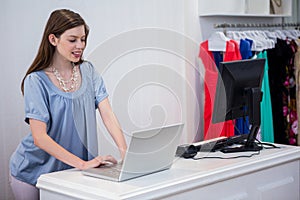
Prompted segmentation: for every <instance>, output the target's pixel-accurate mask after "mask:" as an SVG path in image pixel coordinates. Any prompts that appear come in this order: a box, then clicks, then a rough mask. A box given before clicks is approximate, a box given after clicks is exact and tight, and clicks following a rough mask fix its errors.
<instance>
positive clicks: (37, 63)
mask: <svg viewBox="0 0 300 200" xmlns="http://www.w3.org/2000/svg"><path fill="white" fill-rule="evenodd" d="M81 25H84V30H85V40H86V42H87V37H88V34H89V27H88V26H87V24H86V23H85V21H84V20H83V18H82V17H81V16H80V15H79V14H78V13H75V12H73V11H71V10H68V9H60V10H55V11H53V12H52V13H51V15H50V17H49V19H48V21H47V24H46V26H45V30H44V34H43V37H42V41H41V44H40V47H39V50H38V53H37V55H36V57H35V59H34V60H33V62H32V64H31V66H30V67H29V68H28V70H27V72H26V74H25V76H24V78H23V80H22V84H21V91H22V94H23V95H24V80H25V78H26V77H27V75H28V74H30V73H32V72H35V71H39V70H42V69H45V68H47V67H48V66H49V65H50V64H51V61H52V58H53V55H54V52H55V47H54V46H53V45H51V44H50V42H49V40H48V36H49V35H50V34H54V35H55V37H57V38H59V37H60V36H61V35H62V34H63V33H64V32H65V31H66V30H68V29H71V28H74V27H77V26H81ZM82 62H83V60H82V58H81V59H80V61H79V62H77V63H76V64H80V63H82Z"/></svg>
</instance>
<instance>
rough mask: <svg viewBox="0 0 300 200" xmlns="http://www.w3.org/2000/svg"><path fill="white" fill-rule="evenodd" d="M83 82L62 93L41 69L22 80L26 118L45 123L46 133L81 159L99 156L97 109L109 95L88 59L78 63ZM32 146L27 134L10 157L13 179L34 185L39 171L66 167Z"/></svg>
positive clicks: (51, 170)
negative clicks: (77, 87)
mask: <svg viewBox="0 0 300 200" xmlns="http://www.w3.org/2000/svg"><path fill="white" fill-rule="evenodd" d="M79 68H80V71H81V76H82V82H81V86H80V88H79V89H78V90H77V91H75V92H68V93H67V92H63V91H61V90H60V89H58V88H57V87H56V86H55V85H54V84H53V83H52V82H51V80H50V79H49V78H48V76H47V75H46V74H45V72H44V71H42V70H41V71H37V72H33V73H31V74H29V75H28V76H27V77H26V79H25V82H24V100H25V121H26V122H27V123H29V119H30V118H31V119H36V120H39V121H42V122H45V123H46V125H47V133H48V135H49V136H50V137H51V138H52V139H53V140H54V141H56V142H57V143H58V144H60V145H61V146H62V147H64V148H65V149H66V150H68V151H70V152H71V153H73V154H75V155H76V156H78V157H79V158H81V159H83V160H90V159H92V158H93V157H95V156H97V155H98V145H97V125H96V108H97V106H98V104H99V103H100V102H101V101H102V100H104V99H105V98H106V97H107V96H108V94H107V92H106V88H105V85H104V82H103V79H102V77H101V76H100V74H99V73H98V72H97V71H96V70H95V68H94V66H93V65H92V64H91V63H90V62H87V61H85V62H83V63H82V64H81V65H80V67H79ZM69 168H71V166H69V165H67V164H65V163H63V162H61V161H59V160H57V159H56V158H54V157H53V156H51V155H49V154H48V153H47V152H45V151H44V150H42V149H40V148H39V147H37V146H35V144H34V142H33V137H32V134H31V133H29V134H28V135H27V136H26V137H25V138H24V139H23V140H22V142H21V143H20V144H19V146H18V147H17V149H16V151H15V152H14V153H13V154H12V156H11V159H10V170H11V174H12V176H14V177H15V178H17V179H19V180H21V181H23V182H26V183H29V184H31V185H35V184H36V182H37V179H38V177H39V176H40V175H41V174H45V173H49V172H54V171H60V170H65V169H69Z"/></svg>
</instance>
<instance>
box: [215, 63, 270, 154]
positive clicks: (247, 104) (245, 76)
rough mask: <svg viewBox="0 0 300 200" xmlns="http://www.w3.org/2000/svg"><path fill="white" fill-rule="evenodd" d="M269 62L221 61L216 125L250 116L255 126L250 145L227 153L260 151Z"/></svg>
mask: <svg viewBox="0 0 300 200" xmlns="http://www.w3.org/2000/svg"><path fill="white" fill-rule="evenodd" d="M264 66H265V59H263V58H261V59H246V60H239V61H230V62H221V63H220V65H219V77H218V82H217V87H216V95H215V102H214V109H213V118H212V122H213V123H219V122H224V121H227V120H234V119H238V118H240V117H245V116H248V117H249V124H250V126H251V129H250V133H249V134H248V137H247V140H246V142H245V143H244V144H243V145H242V146H240V147H235V148H228V147H227V148H226V149H223V150H222V151H223V152H226V153H227V152H228V153H229V152H242V151H259V150H261V147H260V146H258V145H257V144H256V142H255V139H256V136H257V133H258V130H259V127H260V102H261V100H262V92H261V85H262V79H263V75H264Z"/></svg>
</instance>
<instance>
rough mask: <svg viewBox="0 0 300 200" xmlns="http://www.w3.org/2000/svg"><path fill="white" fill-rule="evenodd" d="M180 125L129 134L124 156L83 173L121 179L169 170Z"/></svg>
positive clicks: (114, 179)
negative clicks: (118, 160) (116, 161)
mask: <svg viewBox="0 0 300 200" xmlns="http://www.w3.org/2000/svg"><path fill="white" fill-rule="evenodd" d="M182 129H183V124H175V125H169V126H165V127H161V128H155V129H149V130H143V131H138V132H134V133H132V138H131V141H130V144H129V146H128V149H127V152H126V155H125V158H124V160H123V162H122V163H118V164H116V165H101V166H100V167H97V168H90V169H87V170H83V171H82V173H83V174H84V175H88V176H93V177H98V178H102V179H107V180H112V181H124V180H128V179H132V178H136V177H140V176H144V175H147V174H151V173H155V172H158V171H162V170H166V169H169V168H170V167H171V166H172V164H173V161H174V158H175V152H176V149H177V146H178V144H179V142H180V138H181V134H182Z"/></svg>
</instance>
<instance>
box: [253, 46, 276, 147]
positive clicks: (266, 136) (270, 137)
mask: <svg viewBox="0 0 300 200" xmlns="http://www.w3.org/2000/svg"><path fill="white" fill-rule="evenodd" d="M257 58H265V59H266V63H265V71H264V77H263V81H262V87H261V89H262V92H263V98H262V101H261V103H260V109H261V114H260V116H261V125H260V131H261V140H262V141H263V142H272V143H273V142H274V129H273V117H272V103H271V95H270V86H269V74H268V70H269V66H268V58H267V51H263V52H260V53H259V54H258V55H257Z"/></svg>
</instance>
